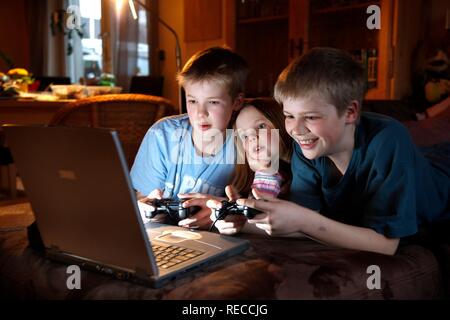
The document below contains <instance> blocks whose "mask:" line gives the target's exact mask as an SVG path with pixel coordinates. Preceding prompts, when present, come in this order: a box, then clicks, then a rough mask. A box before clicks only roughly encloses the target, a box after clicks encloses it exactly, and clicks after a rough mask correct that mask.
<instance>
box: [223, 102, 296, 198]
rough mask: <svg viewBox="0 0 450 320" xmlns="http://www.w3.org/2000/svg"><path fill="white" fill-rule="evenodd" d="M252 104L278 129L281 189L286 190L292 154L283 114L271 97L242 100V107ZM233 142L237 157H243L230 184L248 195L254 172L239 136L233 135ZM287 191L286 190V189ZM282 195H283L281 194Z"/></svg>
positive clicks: (242, 193)
mask: <svg viewBox="0 0 450 320" xmlns="http://www.w3.org/2000/svg"><path fill="white" fill-rule="evenodd" d="M248 106H252V107H254V108H255V109H256V110H258V111H259V112H261V113H262V114H263V115H264V117H266V118H267V120H269V121H270V122H271V123H272V125H273V127H274V128H275V129H278V130H279V135H280V139H279V142H280V146H279V150H280V170H279V172H280V173H281V174H282V176H283V178H284V179H287V180H286V181H285V183H284V184H285V187H284V189H283V191H284V190H286V189H287V188H286V186H287V187H288V186H289V183H290V178H291V170H290V164H289V163H290V159H291V155H292V141H291V138H290V136H289V134H288V133H287V132H286V129H285V126H284V115H283V110H282V108H281V106H280V105H279V104H278V103H277V102H276V101H275V100H274V99H272V98H256V99H246V100H245V102H244V107H243V108H242V109H244V108H246V107H248ZM242 109H241V110H242ZM233 128H234V129H235V130H236V129H237V128H236V122H235V123H234V125H233ZM235 144H236V152H237V159H245V162H244V163H243V164H240V163H237V164H236V166H235V169H234V172H233V175H232V176H231V180H230V181H231V184H232V185H233V186H234V187H235V188H236V190H237V191H238V192H239V193H241V195H243V196H244V195H248V194H249V193H250V192H251V186H252V183H253V179H254V177H255V173H254V172H253V170H252V169H251V168H250V166H249V164H248V162H247V159H246V157H245V150H244V146H243V145H242V142H241V140H240V138H239V137H237V136H235ZM286 191H287V190H286ZM281 196H283V195H281Z"/></svg>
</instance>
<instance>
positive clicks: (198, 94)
mask: <svg viewBox="0 0 450 320" xmlns="http://www.w3.org/2000/svg"><path fill="white" fill-rule="evenodd" d="M184 89H185V91H186V102H187V103H186V104H187V112H188V115H189V120H190V122H191V125H192V127H193V130H194V132H196V133H197V134H199V135H201V136H210V135H215V134H217V132H219V131H220V132H224V131H225V130H226V128H227V126H228V123H229V122H230V119H231V115H232V113H233V111H235V110H238V109H239V108H240V106H241V104H240V99H236V100H235V101H233V100H232V98H231V96H230V95H229V93H228V91H227V90H226V88H225V87H224V86H223V85H220V84H219V83H218V82H214V81H206V80H205V81H196V82H193V81H186V83H185V84H184Z"/></svg>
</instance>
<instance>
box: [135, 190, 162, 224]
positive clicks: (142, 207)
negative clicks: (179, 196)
mask: <svg viewBox="0 0 450 320" xmlns="http://www.w3.org/2000/svg"><path fill="white" fill-rule="evenodd" d="M162 194H163V192H162V190H161V189H155V190H153V191H152V192H150V193H149V194H148V195H147V196H146V197H141V198H140V199H139V200H138V202H137V203H138V207H139V212H140V213H141V218H142V221H143V222H144V223H147V222H150V221H152V222H159V223H162V222H164V220H165V218H166V215H165V214H157V215H156V216H155V217H154V218H151V219H149V218H147V217H146V216H145V214H146V213H147V214H148V213H150V212H153V211H155V207H153V206H151V205H149V204H148V202H149V201H150V200H153V199H162Z"/></svg>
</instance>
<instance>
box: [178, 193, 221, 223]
mask: <svg viewBox="0 0 450 320" xmlns="http://www.w3.org/2000/svg"><path fill="white" fill-rule="evenodd" d="M178 198H180V199H184V198H189V199H188V200H186V201H185V202H184V203H183V207H185V208H188V207H192V206H199V207H201V209H200V211H198V212H197V213H196V214H194V215H193V216H191V217H189V218H186V219H184V220H181V221H180V222H178V225H179V226H181V227H186V228H199V229H205V230H206V229H208V228H209V226H210V225H211V220H210V219H209V216H210V214H211V209H210V208H209V207H208V206H207V205H206V202H207V201H208V200H215V201H219V202H220V200H221V199H222V198H220V197H216V196H212V195H210V194H203V193H180V194H178Z"/></svg>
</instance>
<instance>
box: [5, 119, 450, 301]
mask: <svg viewBox="0 0 450 320" xmlns="http://www.w3.org/2000/svg"><path fill="white" fill-rule="evenodd" d="M406 125H407V126H408V128H409V129H410V130H411V132H412V135H413V138H414V139H415V140H416V141H419V143H420V144H421V145H426V144H429V143H437V142H442V141H450V112H449V113H448V114H446V115H442V116H441V117H438V118H436V119H428V120H425V121H421V122H415V121H410V122H407V123H406ZM435 130H436V131H435ZM427 139H428V140H427ZM424 140H427V141H424ZM8 210H9V211H11V213H8ZM32 220H33V216H32V213H31V209H30V207H29V205H28V204H20V205H15V206H9V207H4V208H0V225H1V229H0V274H1V276H0V298H31V299H441V298H446V297H449V295H448V293H449V292H450V291H449V288H450V286H449V270H450V246H449V245H447V244H444V243H442V244H441V243H432V244H431V245H429V244H424V245H422V244H420V243H419V244H417V243H415V244H408V245H404V246H402V247H400V248H399V250H398V252H397V253H396V254H395V255H394V256H385V255H382V254H376V253H367V252H361V251H355V250H346V249H337V248H332V247H328V246H325V245H321V244H318V243H316V242H313V241H311V240H299V239H284V238H271V239H267V238H262V237H258V236H250V235H242V237H245V238H247V239H249V240H250V241H251V248H250V249H249V250H247V251H246V252H245V254H242V255H240V256H236V257H233V258H230V259H228V260H226V261H224V262H222V263H220V264H217V265H213V266H210V267H208V268H205V269H203V270H200V271H199V272H196V273H192V274H190V275H188V276H186V277H184V278H181V279H178V280H176V281H174V282H171V283H170V284H168V285H166V286H165V287H163V288H161V289H152V288H148V287H144V286H141V285H137V284H133V283H130V282H126V281H120V280H116V279H113V278H110V277H109V276H106V275H102V274H97V273H95V272H91V271H86V270H83V271H82V276H81V286H82V289H81V290H68V289H67V287H66V279H67V276H68V275H67V274H66V266H65V265H62V264H59V263H55V262H52V261H49V260H46V259H45V258H43V257H42V256H40V255H39V254H38V253H36V252H35V251H33V250H31V249H30V248H29V247H28V240H27V236H26V226H27V225H29V224H30V223H31V221H32ZM373 265H375V266H378V267H379V268H380V271H381V288H380V289H369V288H368V285H367V283H368V280H369V277H370V276H371V274H372V273H371V272H370V271H369V270H368V268H369V267H370V266H373Z"/></svg>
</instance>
